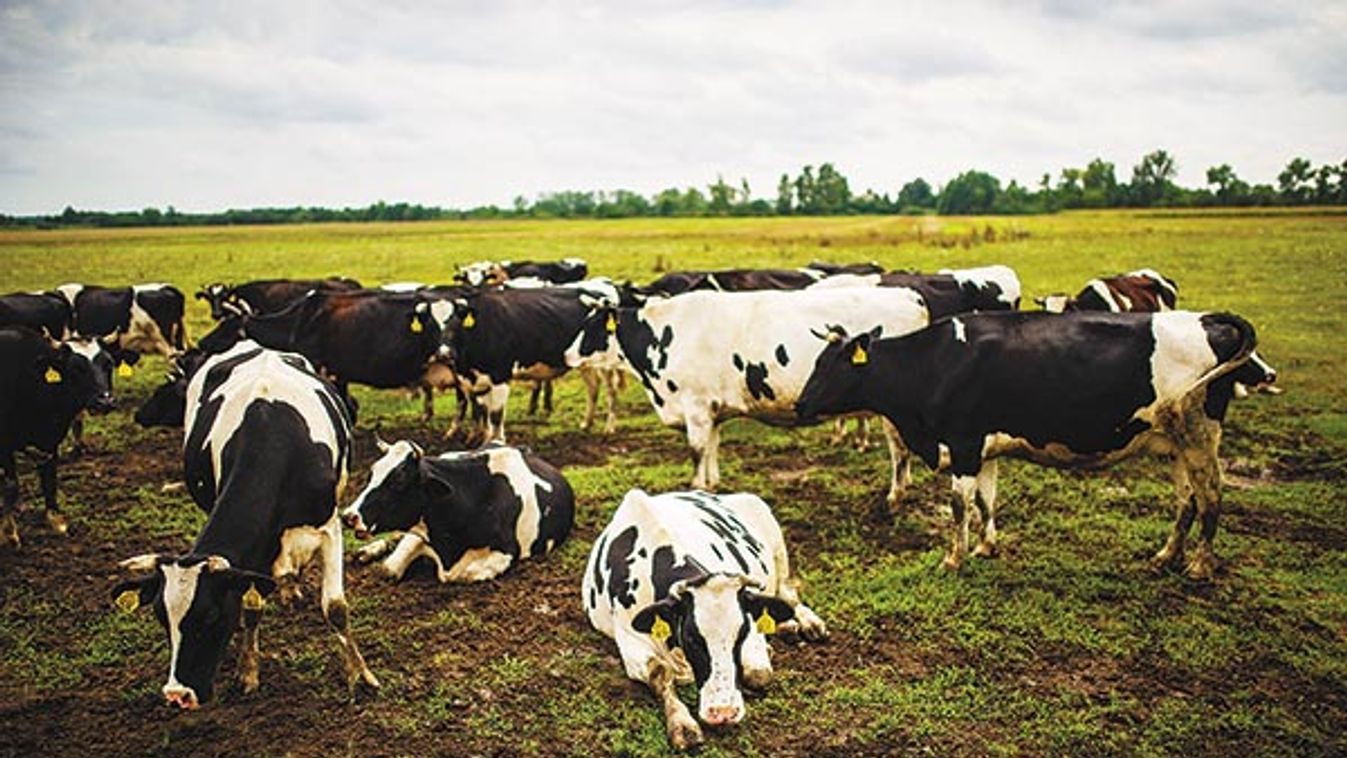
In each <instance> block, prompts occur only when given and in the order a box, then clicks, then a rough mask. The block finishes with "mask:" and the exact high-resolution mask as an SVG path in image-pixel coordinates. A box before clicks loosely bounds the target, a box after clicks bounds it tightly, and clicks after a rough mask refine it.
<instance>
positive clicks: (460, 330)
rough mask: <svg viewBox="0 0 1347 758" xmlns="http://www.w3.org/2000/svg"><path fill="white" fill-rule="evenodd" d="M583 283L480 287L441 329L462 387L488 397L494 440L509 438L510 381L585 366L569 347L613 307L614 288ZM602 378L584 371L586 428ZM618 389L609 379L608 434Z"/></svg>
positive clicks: (543, 377) (551, 375)
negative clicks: (588, 322) (592, 319)
mask: <svg viewBox="0 0 1347 758" xmlns="http://www.w3.org/2000/svg"><path fill="white" fill-rule="evenodd" d="M582 285H583V283H581V284H577V285H576V286H560V287H543V288H536V287H529V288H523V289H511V288H508V287H506V288H493V289H482V290H478V291H476V292H473V293H470V294H469V295H468V296H467V297H465V298H462V299H460V300H459V301H457V302H456V303H455V307H454V314H453V316H452V317H451V318H450V320H449V324H448V327H447V328H446V329H445V332H444V337H445V346H446V348H447V349H448V350H449V353H450V355H451V358H450V360H451V362H452V363H453V368H454V372H455V373H457V374H458V376H459V378H460V381H461V382H462V384H463V386H464V387H465V388H466V390H467V391H468V392H469V393H470V394H472V395H474V396H477V397H483V398H484V401H483V404H484V405H485V407H486V421H487V438H488V439H489V440H491V441H493V442H497V443H502V444H503V443H504V442H505V410H506V404H507V403H508V402H509V397H510V380H511V379H525V380H529V381H535V382H537V381H543V380H551V379H555V378H557V377H559V376H561V375H562V374H564V373H566V371H568V370H569V369H570V368H584V367H585V366H586V363H587V362H586V361H583V360H577V361H575V362H573V363H568V362H567V361H566V359H565V352H566V350H567V348H568V347H570V345H571V343H572V342H573V341H574V340H575V339H576V336H577V335H578V334H579V333H580V329H581V327H582V326H583V325H584V323H585V319H586V318H587V317H588V316H589V315H590V314H591V313H592V312H593V310H594V308H596V307H599V306H600V305H603V304H607V305H614V304H616V299H615V298H616V291H615V290H614V289H613V288H612V287H611V285H607V286H603V287H596V288H591V287H587V286H582ZM581 373H582V374H584V373H586V372H584V371H582V372H581ZM599 376H604V375H602V374H597V373H590V375H589V376H586V389H587V390H588V398H587V399H588V404H587V407H586V412H585V419H586V428H587V427H588V425H589V423H592V421H593V417H594V406H595V404H596V402H597V394H598V388H597V380H595V377H599ZM608 376H611V373H609V374H608ZM614 387H615V385H614V384H613V383H611V382H610V383H609V395H608V419H607V422H606V424H605V429H606V430H608V431H611V430H612V429H613V428H614V426H615V425H616V410H615V399H614V394H615V390H614Z"/></svg>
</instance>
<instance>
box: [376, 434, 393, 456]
mask: <svg viewBox="0 0 1347 758" xmlns="http://www.w3.org/2000/svg"><path fill="white" fill-rule="evenodd" d="M374 444H375V445H378V446H379V452H380V453H381V454H382V453H386V452H388V451H389V450H391V449H392V448H393V446H392V445H390V444H388V443H387V442H384V441H383V440H382V439H380V438H379V435H377V434H376V435H374Z"/></svg>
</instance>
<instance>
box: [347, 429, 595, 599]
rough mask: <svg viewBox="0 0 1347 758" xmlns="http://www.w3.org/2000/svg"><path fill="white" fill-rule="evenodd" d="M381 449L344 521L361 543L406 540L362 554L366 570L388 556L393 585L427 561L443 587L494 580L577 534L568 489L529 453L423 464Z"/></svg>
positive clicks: (407, 452)
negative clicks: (389, 534)
mask: <svg viewBox="0 0 1347 758" xmlns="http://www.w3.org/2000/svg"><path fill="white" fill-rule="evenodd" d="M379 451H380V452H381V453H382V456H381V457H380V458H379V460H377V461H375V462H374V465H373V467H372V469H371V473H370V480H369V484H368V485H366V486H365V489H364V490H362V491H361V493H360V494H359V495H357V496H356V499H355V501H354V502H352V503H351V505H350V506H349V507H348V508H347V509H346V510H345V511H344V512H343V513H342V520H343V521H344V522H345V523H346V525H347V526H348V527H350V528H351V529H352V530H354V531H355V533H356V536H357V537H361V538H366V537H368V536H369V535H370V534H372V533H377V532H382V531H388V530H397V531H401V532H403V534H402V536H401V537H400V538H399V539H398V540H393V539H388V538H386V539H382V540H378V541H376V542H372V543H370V544H369V545H367V546H365V547H364V548H362V549H361V550H360V551H359V552H358V553H356V559H357V560H358V561H360V562H362V563H363V562H369V561H372V560H375V559H377V558H380V557H383V556H385V555H387V556H388V557H387V558H386V559H385V560H384V561H383V563H382V564H380V565H381V567H382V569H383V572H384V574H385V575H386V576H388V577H389V578H392V579H394V580H397V579H401V578H402V575H403V574H404V573H405V572H406V571H407V568H408V567H409V566H410V565H411V564H412V563H413V562H414V561H416V560H417V559H418V558H429V559H430V560H431V562H432V563H434V564H435V573H436V576H437V577H438V578H439V580H440V581H441V582H481V581H485V580H487V579H493V578H495V577H497V576H499V575H500V574H501V573H502V572H504V571H505V570H506V569H508V568H510V567H511V566H513V565H514V564H515V563H516V562H518V561H521V560H524V559H526V558H531V557H534V556H541V555H545V554H547V553H550V552H551V551H552V549H553V548H555V547H557V546H558V545H560V544H561V543H562V542H564V541H565V540H566V536H567V535H568V534H569V533H570V531H571V524H572V522H573V521H574V520H575V494H574V493H573V492H572V491H571V485H570V484H569V483H568V482H567V481H566V479H565V477H563V476H562V475H561V472H560V471H558V470H557V469H555V468H553V467H552V466H551V465H550V464H548V463H547V462H546V461H544V460H543V459H541V458H539V457H538V456H536V455H534V454H533V453H531V452H529V451H528V450H523V449H520V448H515V447H504V446H488V447H484V448H481V449H478V450H471V451H467V452H454V453H443V454H441V455H437V456H427V455H426V454H425V453H424V452H423V451H422V450H421V448H420V447H419V446H417V445H416V444H415V443H412V442H408V441H405V440H403V441H399V442H395V443H393V444H392V445H389V444H387V443H385V442H383V441H382V440H379ZM395 543H396V548H394V544H395ZM390 552H391V555H390V554H389V553H390Z"/></svg>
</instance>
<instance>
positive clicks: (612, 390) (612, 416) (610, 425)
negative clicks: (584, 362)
mask: <svg viewBox="0 0 1347 758" xmlns="http://www.w3.org/2000/svg"><path fill="white" fill-rule="evenodd" d="M600 372H601V374H602V375H603V383H604V385H606V386H607V387H608V417H607V418H605V419H604V421H603V433H604V434H612V433H613V432H615V431H617V392H618V385H619V384H621V382H622V372H621V371H617V370H615V369H600Z"/></svg>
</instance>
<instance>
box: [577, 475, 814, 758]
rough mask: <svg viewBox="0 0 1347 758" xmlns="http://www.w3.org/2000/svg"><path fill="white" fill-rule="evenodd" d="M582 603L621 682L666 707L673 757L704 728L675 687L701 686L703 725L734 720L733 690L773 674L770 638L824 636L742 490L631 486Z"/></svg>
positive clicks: (758, 684) (778, 544)
mask: <svg viewBox="0 0 1347 758" xmlns="http://www.w3.org/2000/svg"><path fill="white" fill-rule="evenodd" d="M581 603H582V604H583V605H584V608H585V612H586V613H587V614H588V616H589V623H590V624H591V625H593V627H594V628H595V629H597V630H599V631H600V632H602V633H603V634H605V635H607V636H608V637H610V638H612V639H613V641H614V642H616V643H617V649H618V653H619V654H620V655H621V656H622V665H623V667H624V668H625V669H626V673H627V676H628V677H629V678H631V679H634V680H636V681H638V682H644V683H645V684H646V685H647V686H649V687H650V690H651V692H652V693H654V695H655V697H656V698H657V699H658V700H659V701H660V703H661V705H663V707H664V718H665V725H666V728H667V731H668V735H669V740H670V742H672V743H673V745H674V747H676V748H678V749H683V748H687V747H691V746H693V745H696V744H697V743H699V742H701V741H702V732H701V727H699V726H698V725H697V720H696V719H694V718H692V716H691V714H689V713H688V709H687V706H686V705H684V704H683V702H682V701H681V700H679V699H678V693H677V691H676V690H675V689H674V684H675V683H677V682H696V685H697V716H698V718H700V719H701V721H702V722H704V723H706V724H708V725H713V726H722V725H730V724H737V723H739V722H740V721H741V720H743V718H744V714H745V708H744V697H743V693H742V692H741V691H740V689H739V688H740V686H748V687H751V688H753V689H755V690H756V689H761V688H763V687H765V686H767V684H768V683H769V682H770V680H771V677H772V663H771V657H770V650H769V646H768V643H767V638H766V636H765V635H767V634H773V633H776V632H793V633H798V634H799V635H800V636H802V637H804V638H805V639H807V640H810V641H820V640H823V639H826V638H827V636H828V628H827V626H826V625H825V624H824V623H823V620H822V619H820V618H819V617H818V615H817V614H815V613H814V612H813V611H812V610H810V609H809V607H808V606H806V605H805V604H804V603H802V602H800V597H799V594H798V590H797V586H796V582H795V581H794V580H793V579H792V578H791V573H790V559H789V557H788V555H787V551H786V543H785V540H784V538H783V537H782V536H781V527H780V526H779V525H778V524H777V522H776V519H775V518H773V516H772V512H771V510H770V509H769V508H768V507H767V504H766V503H764V502H763V501H762V499H761V498H759V497H757V496H756V495H751V494H747V493H738V494H728V495H712V494H709V493H706V492H669V493H665V494H661V495H649V494H646V493H645V492H644V491H642V490H639V489H634V490H631V491H630V492H628V493H627V494H626V496H625V497H624V498H623V499H622V504H621V505H620V506H619V507H618V509H617V512H616V513H614V514H613V518H612V521H610V522H609V523H608V525H607V526H606V527H605V528H604V530H603V532H602V533H600V534H599V536H598V539H596V540H595V542H594V547H593V549H592V550H590V553H589V562H588V564H587V565H586V567H585V574H584V580H583V582H582V585H581Z"/></svg>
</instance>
